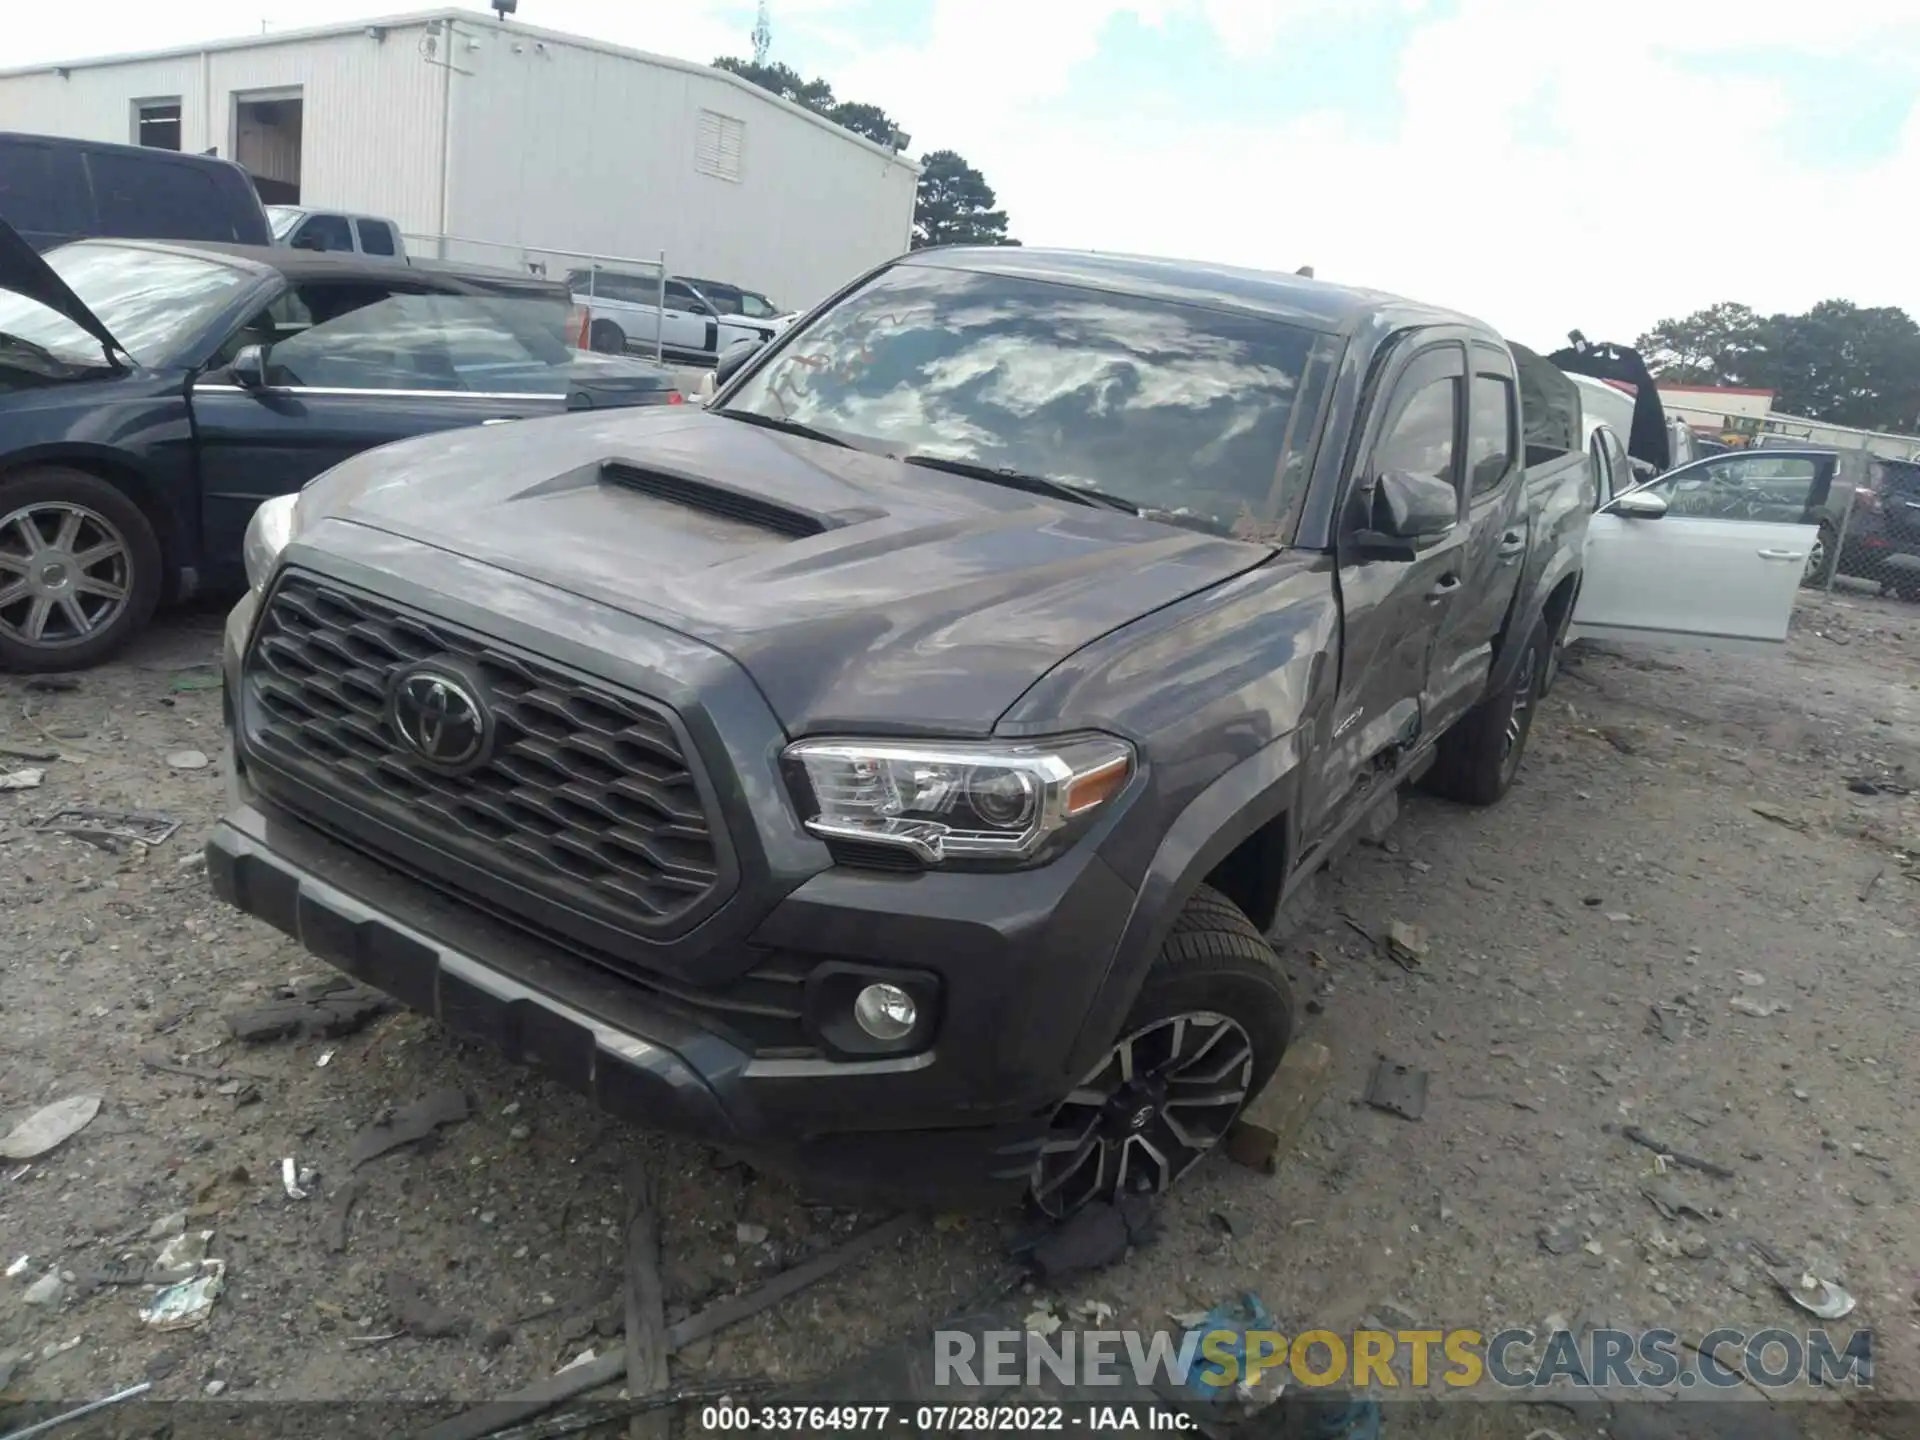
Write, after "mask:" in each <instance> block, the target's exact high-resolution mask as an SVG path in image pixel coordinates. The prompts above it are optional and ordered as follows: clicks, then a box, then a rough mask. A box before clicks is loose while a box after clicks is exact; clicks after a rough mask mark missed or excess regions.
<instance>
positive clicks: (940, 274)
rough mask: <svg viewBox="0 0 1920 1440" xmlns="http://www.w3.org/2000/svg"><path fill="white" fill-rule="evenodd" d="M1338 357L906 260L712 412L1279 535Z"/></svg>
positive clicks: (1192, 309) (1331, 350)
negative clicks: (754, 417)
mask: <svg viewBox="0 0 1920 1440" xmlns="http://www.w3.org/2000/svg"><path fill="white" fill-rule="evenodd" d="M1337 354H1338V342H1337V341H1336V340H1334V339H1333V338H1332V337H1329V336H1323V335H1321V334H1319V333H1317V332H1315V331H1311V330H1306V329H1302V328H1299V327H1296V326H1292V325H1287V324H1283V323H1280V322H1278V321H1274V320H1268V319H1265V318H1262V317H1258V316H1252V315H1245V314H1241V313H1237V312H1224V311H1217V310H1211V309H1205V308H1202V307H1199V306H1195V305H1185V304H1178V303H1174V302H1169V301H1164V300H1157V299H1151V298H1147V297H1141V296H1133V295H1118V294H1113V293H1110V292H1106V291H1099V290H1089V289H1081V288H1077V287H1071V286H1067V285H1060V284H1054V283H1049V282H1045V281H1038V280H1028V279H1021V278H1016V277H1011V276H1005V275H993V274H980V273H975V272H970V271H965V270H949V269H943V268H940V267H937V266H934V265H929V264H924V263H909V264H903V265H896V266H894V267H893V268H891V269H889V270H886V271H884V272H882V273H881V274H880V275H877V276H875V277H874V278H873V279H872V280H871V281H869V282H868V283H867V284H866V285H865V286H864V287H863V288H862V289H860V290H858V291H856V292H855V293H854V294H852V295H850V296H848V297H847V298H846V299H844V300H842V301H841V302H840V303H839V304H838V305H836V306H834V307H833V308H832V309H831V310H829V311H827V312H826V313H825V314H823V315H821V316H820V317H819V318H818V319H816V320H815V321H814V322H813V323H812V324H811V325H809V326H807V327H806V329H805V330H803V331H800V332H797V333H796V334H795V336H794V338H793V340H792V341H790V342H789V343H788V344H787V345H786V346H785V347H784V348H783V349H781V350H780V351H779V352H778V353H776V354H774V355H773V356H771V357H770V358H769V359H768V361H767V363H766V365H765V366H764V367H763V368H762V369H760V370H759V371H757V372H755V373H754V374H753V375H751V376H750V377H749V378H748V379H747V380H746V382H745V383H744V384H743V385H742V387H741V389H740V390H739V392H738V393H737V394H736V395H734V396H733V397H732V398H731V400H730V401H729V402H728V404H727V406H726V407H725V408H726V409H727V410H736V411H737V410H745V411H752V412H755V413H757V414H761V415H766V416H771V417H774V418H776V419H781V420H787V421H792V422H797V423H799V424H803V425H806V426H809V427H811V428H814V429H817V430H821V431H825V432H828V433H830V434H833V435H837V436H843V437H845V439H846V440H847V441H848V442H849V443H851V444H854V445H856V446H859V447H861V448H864V449H871V450H878V451H882V452H885V453H887V454H891V455H895V456H898V457H901V458H905V457H908V456H915V457H938V458H944V459H951V460H960V461H966V462H969V463H971V464H975V465H981V466H986V467H989V468H991V469H999V470H1005V471H1009V472H1013V473H1015V474H1020V475H1031V476H1037V477H1040V478H1042V479H1045V480H1051V481H1054V482H1057V483H1061V484H1066V485H1070V486H1073V487H1075V488H1077V489H1091V490H1097V491H1100V492H1102V493H1104V494H1106V495H1109V496H1112V497H1114V498H1116V499H1120V500H1125V501H1127V502H1130V503H1131V504H1133V505H1135V506H1138V507H1141V508H1143V509H1148V510H1155V511H1160V512H1164V513H1165V514H1167V515H1168V516H1169V517H1171V518H1177V519H1180V520H1183V521H1185V522H1187V523H1191V524H1195V525H1198V526H1200V527H1201V528H1205V529H1209V530H1212V531H1214V532H1216V533H1219V534H1229V535H1235V536H1238V537H1240V538H1243V539H1252V540H1260V541H1264V542H1268V543H1281V542H1283V541H1284V539H1285V538H1286V537H1287V536H1289V535H1290V534H1291V533H1292V522H1293V519H1294V515H1295V511H1296V510H1297V508H1298V504H1299V501H1300V499H1301V497H1302V495H1303V493H1304V491H1305V488H1306V482H1307V475H1308V470H1309V468H1310V466H1311V461H1312V450H1313V446H1314V440H1315V435H1316V432H1317V430H1318V425H1317V423H1316V419H1317V413H1316V412H1317V410H1318V404H1319V399H1318V397H1319V396H1320V395H1322V394H1324V393H1325V388H1326V382H1327V378H1328V376H1329V374H1330V373H1331V370H1332V366H1333V361H1334V359H1335V358H1336V357H1337ZM1296 412H1298V413H1297V415H1296Z"/></svg>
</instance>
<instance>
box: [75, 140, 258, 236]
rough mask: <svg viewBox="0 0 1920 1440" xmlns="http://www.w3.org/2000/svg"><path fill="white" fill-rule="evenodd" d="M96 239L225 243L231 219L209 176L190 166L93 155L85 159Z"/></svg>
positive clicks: (121, 156)
mask: <svg viewBox="0 0 1920 1440" xmlns="http://www.w3.org/2000/svg"><path fill="white" fill-rule="evenodd" d="M87 168H88V170H90V171H91V172H92V174H93V202H94V206H95V208H96V210H97V212H98V214H99V227H100V228H99V233H100V234H101V235H120V236H126V237H128V238H130V239H140V240H231V239H233V238H234V237H233V220H232V217H231V215H230V214H229V213H228V209H227V206H226V205H225V204H224V203H223V199H222V196H221V194H220V192H219V190H217V189H216V188H215V187H214V183H213V177H212V176H211V175H209V174H207V173H206V171H204V170H202V169H200V168H199V167H198V166H195V165H182V164H180V163H179V162H178V161H162V162H161V163H159V164H155V163H154V162H153V161H151V160H148V159H145V158H144V157H142V156H138V155H116V154H112V153H110V152H108V151H95V152H93V153H92V154H90V155H88V156H87Z"/></svg>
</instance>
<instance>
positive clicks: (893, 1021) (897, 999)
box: [853, 985, 920, 1040]
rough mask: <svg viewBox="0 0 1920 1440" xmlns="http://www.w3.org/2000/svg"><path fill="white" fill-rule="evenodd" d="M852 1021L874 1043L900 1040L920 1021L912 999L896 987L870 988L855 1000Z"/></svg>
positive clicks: (874, 986)
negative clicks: (915, 1022) (870, 1037)
mask: <svg viewBox="0 0 1920 1440" xmlns="http://www.w3.org/2000/svg"><path fill="white" fill-rule="evenodd" d="M853 1018H854V1020H855V1021H856V1022H857V1023H858V1024H859V1026H860V1028H861V1029H862V1030H864V1031H866V1032H867V1034H869V1035H871V1036H872V1037H873V1038H874V1039H876V1040H901V1039H904V1038H906V1036H907V1035H908V1034H910V1033H911V1032H912V1030H913V1023H914V1021H916V1020H917V1019H919V1018H920V1017H919V1012H918V1011H916V1010H915V1009H914V1005H913V997H912V996H911V995H909V994H907V992H906V991H904V990H902V989H901V988H900V987H899V986H898V985H869V986H867V988H866V989H864V990H862V991H861V992H860V993H859V994H858V995H856V996H855V997H854V1000H853Z"/></svg>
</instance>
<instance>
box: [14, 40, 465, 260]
mask: <svg viewBox="0 0 1920 1440" xmlns="http://www.w3.org/2000/svg"><path fill="white" fill-rule="evenodd" d="M428 39H429V36H428V32H427V30H426V28H425V27H424V26H401V27H394V28H392V29H389V30H387V31H385V32H383V36H382V38H379V39H375V38H373V37H371V36H369V35H368V34H367V33H365V32H364V31H354V32H352V33H350V34H346V35H329V36H318V37H304V38H297V39H288V40H286V41H283V42H278V43H273V42H263V43H261V44H258V45H249V46H246V47H243V48H234V49H215V50H210V51H208V52H206V53H205V54H201V55H191V56H181V57H173V58H168V59H164V60H140V61H131V62H127V63H124V64H112V65H98V66H85V67H78V68H75V69H74V70H73V71H72V72H71V73H70V74H69V75H68V76H66V77H65V78H62V77H61V76H60V75H59V74H58V73H56V72H53V71H37V72H32V73H28V74H21V75H0V130H28V131H37V132H40V133H42V134H51V135H75V136H80V137H83V138H86V139H90V140H112V141H116V142H118V143H120V144H128V143H130V142H131V141H132V139H133V102H134V101H136V100H151V99H157V98H162V97H168V96H175V95H177V96H179V97H180V148H181V149H182V150H186V151H189V152H198V151H203V150H207V149H210V148H214V147H217V148H218V150H219V153H220V154H221V155H224V156H226V157H227V158H229V159H233V158H236V157H235V154H234V144H235V139H236V136H235V132H234V102H235V97H236V96H237V97H239V98H240V99H247V98H249V97H250V96H251V95H252V94H254V93H256V92H263V91H264V92H278V93H285V92H287V91H289V90H292V89H297V90H298V92H299V94H300V98H301V101H302V106H301V109H302V119H301V146H300V196H301V200H302V201H303V202H304V203H307V204H314V205H340V206H348V207H352V208H354V209H360V210H369V211H372V212H373V213H375V214H378V215H386V216H390V217H392V218H393V219H395V220H398V221H399V222H400V226H401V228H402V229H403V230H422V231H433V230H438V229H439V228H440V227H441V215H440V199H441V196H440V177H441V173H442V172H441V161H442V158H443V156H444V154H445V147H444V144H443V142H442V135H443V133H444V132H443V131H442V128H441V124H442V117H443V114H444V110H443V106H444V100H443V97H442V89H441V87H442V85H443V83H444V81H445V78H446V75H447V73H448V72H447V70H446V68H445V67H444V66H443V65H438V64H434V63H432V62H433V60H435V59H437V58H440V57H441V55H443V53H444V48H445V41H444V39H442V38H439V37H434V46H435V53H434V54H433V55H427V54H424V53H422V47H423V44H424V43H425V42H426V41H427V40H428ZM287 158H288V157H285V156H276V157H275V163H276V165H284V162H285V160H286V159H287Z"/></svg>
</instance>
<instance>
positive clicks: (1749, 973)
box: [1733, 970, 1767, 987]
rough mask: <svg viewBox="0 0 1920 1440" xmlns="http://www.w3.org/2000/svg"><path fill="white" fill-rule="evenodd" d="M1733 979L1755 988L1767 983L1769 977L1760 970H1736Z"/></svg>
mask: <svg viewBox="0 0 1920 1440" xmlns="http://www.w3.org/2000/svg"><path fill="white" fill-rule="evenodd" d="M1733 978H1734V979H1736V980H1738V981H1739V982H1740V983H1741V984H1742V985H1751V986H1755V987H1758V986H1761V985H1764V984H1766V983H1767V977H1766V976H1764V975H1762V974H1761V973H1760V972H1759V971H1758V970H1736V971H1734V972H1733Z"/></svg>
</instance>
